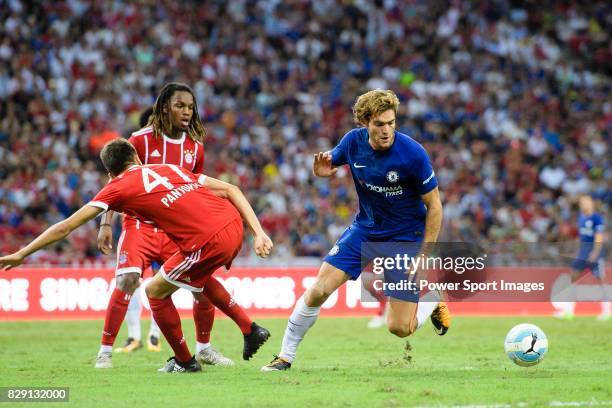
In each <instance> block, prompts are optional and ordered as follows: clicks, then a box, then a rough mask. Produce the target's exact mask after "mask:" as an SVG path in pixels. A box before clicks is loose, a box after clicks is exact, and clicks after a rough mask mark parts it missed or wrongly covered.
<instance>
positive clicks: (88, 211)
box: [0, 205, 103, 270]
mask: <svg viewBox="0 0 612 408" xmlns="http://www.w3.org/2000/svg"><path fill="white" fill-rule="evenodd" d="M102 211H103V210H102V209H101V208H97V207H92V206H89V205H85V206H83V207H81V209H79V210H78V211H77V212H75V213H74V214H72V215H71V216H70V217H69V218H67V219H65V220H64V221H60V222H58V223H57V224H54V225H52V226H50V227H49V228H47V230H45V232H43V233H42V234H40V235H39V236H38V237H37V238H35V239H34V240H33V241H32V242H30V243H29V244H28V245H26V246H25V247H24V248H22V249H20V250H19V251H17V252H15V253H13V254H11V255H7V256H3V257H1V258H0V268H1V269H4V270H9V269H11V268H13V267H15V266H19V265H21V264H22V263H23V260H24V259H25V258H26V257H27V256H29V255H31V254H33V253H34V252H36V251H38V250H40V249H42V248H44V247H46V246H47V245H51V244H53V243H55V242H57V241H60V240H62V239H64V238H66V237H67V236H68V235H69V234H70V233H71V232H72V231H74V230H75V229H77V228H78V227H80V226H81V225H83V224H85V223H86V222H88V221H90V220H93V219H94V218H96V217H97V216H98V214H100V213H101V212H102Z"/></svg>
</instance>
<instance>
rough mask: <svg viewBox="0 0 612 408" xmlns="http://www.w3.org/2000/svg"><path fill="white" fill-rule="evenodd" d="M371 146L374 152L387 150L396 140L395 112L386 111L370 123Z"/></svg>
mask: <svg viewBox="0 0 612 408" xmlns="http://www.w3.org/2000/svg"><path fill="white" fill-rule="evenodd" d="M368 135H369V142H370V146H372V148H373V149H374V150H387V149H389V148H390V147H391V146H392V145H393V141H394V140H395V112H393V110H392V109H389V110H386V111H384V112H383V113H381V114H380V115H378V116H374V117H373V118H372V119H370V122H369V123H368Z"/></svg>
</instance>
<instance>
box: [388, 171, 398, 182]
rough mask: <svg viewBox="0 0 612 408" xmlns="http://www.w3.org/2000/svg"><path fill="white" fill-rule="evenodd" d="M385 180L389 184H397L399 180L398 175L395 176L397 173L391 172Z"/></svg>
mask: <svg viewBox="0 0 612 408" xmlns="http://www.w3.org/2000/svg"><path fill="white" fill-rule="evenodd" d="M387 180H389V183H397V180H399V174H397V171H395V170H391V171H390V172H388V173H387Z"/></svg>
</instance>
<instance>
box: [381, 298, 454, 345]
mask: <svg viewBox="0 0 612 408" xmlns="http://www.w3.org/2000/svg"><path fill="white" fill-rule="evenodd" d="M429 318H431V320H432V323H433V324H434V327H435V329H436V332H437V333H438V334H439V335H443V334H445V333H446V332H447V330H448V327H449V326H450V312H449V311H448V307H447V306H446V303H445V302H441V301H440V296H439V294H438V293H437V292H428V293H427V294H426V295H425V296H423V298H421V299H416V302H415V301H414V300H406V299H397V298H395V297H393V295H391V297H390V299H389V314H388V316H387V328H388V329H389V331H390V332H391V333H393V334H395V335H396V336H398V337H407V336H410V335H411V334H412V333H414V332H415V331H416V330H417V329H418V328H420V327H421V326H423V324H425V322H426V321H427V319H429Z"/></svg>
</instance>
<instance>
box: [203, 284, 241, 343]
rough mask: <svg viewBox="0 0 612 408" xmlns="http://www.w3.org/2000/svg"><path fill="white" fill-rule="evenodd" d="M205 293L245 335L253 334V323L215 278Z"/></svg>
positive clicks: (205, 288)
mask: <svg viewBox="0 0 612 408" xmlns="http://www.w3.org/2000/svg"><path fill="white" fill-rule="evenodd" d="M204 292H205V293H206V296H207V297H208V299H210V301H211V302H212V303H213V304H214V305H215V306H216V307H218V308H219V310H221V311H222V312H223V313H225V314H226V315H227V316H228V317H229V318H230V319H232V320H233V321H234V323H236V325H237V326H238V328H239V329H240V331H241V332H242V334H243V335H245V336H246V335H248V334H250V333H251V325H252V324H253V321H252V320H251V319H250V318H249V316H248V315H247V314H246V312H245V311H244V309H243V308H242V307H240V305H239V304H238V303H236V301H235V300H234V298H233V297H232V295H230V293H229V292H228V291H227V289H225V286H223V284H221V282H219V281H218V280H217V279H216V278H215V277H214V276H212V277H211V278H210V279H209V280H208V281H207V282H206V286H205V287H204Z"/></svg>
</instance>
